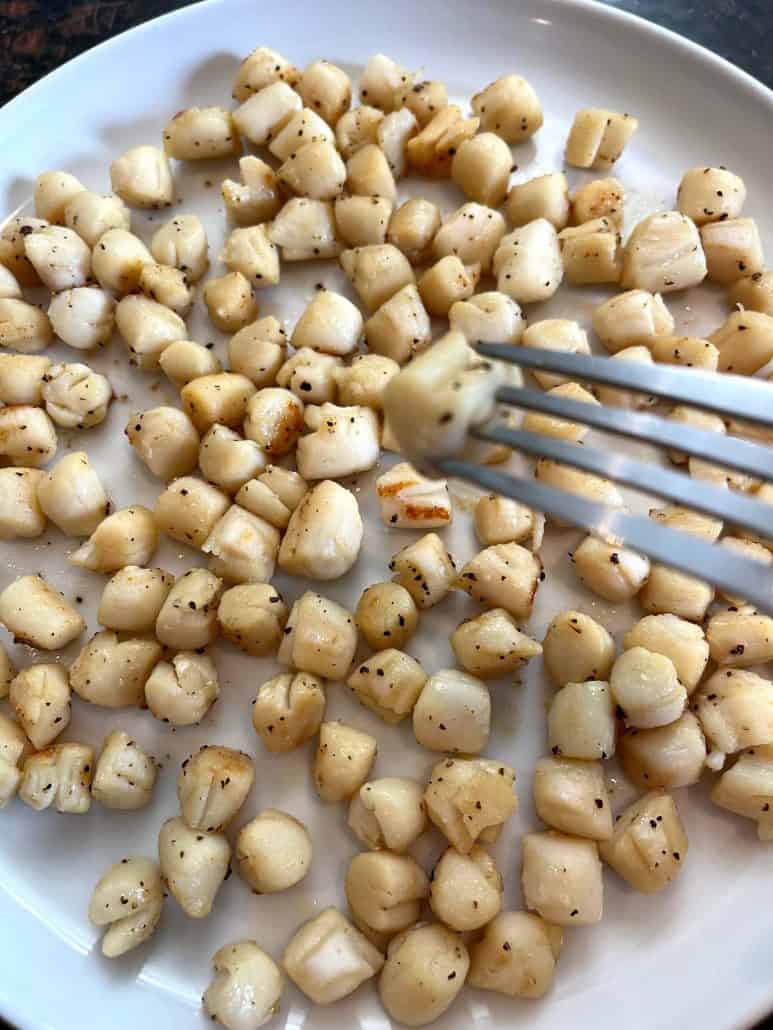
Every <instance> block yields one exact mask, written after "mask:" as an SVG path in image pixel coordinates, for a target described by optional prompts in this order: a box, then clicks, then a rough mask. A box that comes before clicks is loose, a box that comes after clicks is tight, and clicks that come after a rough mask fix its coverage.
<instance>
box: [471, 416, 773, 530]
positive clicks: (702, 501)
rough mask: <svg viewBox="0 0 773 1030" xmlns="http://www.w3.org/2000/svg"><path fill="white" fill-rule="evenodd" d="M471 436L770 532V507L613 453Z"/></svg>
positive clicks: (488, 434)
mask: <svg viewBox="0 0 773 1030" xmlns="http://www.w3.org/2000/svg"><path fill="white" fill-rule="evenodd" d="M472 435H473V436H475V437H477V438H478V439H480V440H487V441H489V442H490V443H500V444H504V445H505V446H506V447H512V448H514V449H515V450H518V451H523V452H524V453H526V454H531V455H533V456H535V457H538V458H550V459H552V460H553V461H558V462H561V463H562V464H564V465H573V466H575V467H576V468H581V469H584V470H585V471H586V472H592V473H595V474H596V475H598V476H604V477H605V478H607V479H612V480H616V481H617V482H619V483H624V484H625V485H626V486H631V487H633V488H634V489H636V490H641V491H644V492H645V493H652V494H657V495H658V496H660V497H666V498H668V499H669V500H672V501H675V502H676V503H677V504H681V505H684V506H686V507H688V508H697V509H698V510H699V511H703V512H705V513H706V514H707V515H711V516H713V517H714V518H718V519H722V520H723V521H728V522H733V523H735V524H737V525H739V526H745V527H746V528H747V529H751V530H753V531H754V532H755V533H759V534H761V535H763V536H770V534H771V530H772V528H773V507H772V506H771V505H767V504H761V503H760V502H759V501H752V500H750V499H749V498H748V497H744V496H743V494H738V493H735V492H734V491H732V490H728V489H726V488H723V487H717V486H712V485H711V484H709V483H703V482H701V481H700V480H695V479H689V478H688V477H687V476H686V475H684V474H683V473H681V472H672V471H671V470H670V469H664V468H661V467H660V466H658V465H652V464H648V463H646V462H642V461H636V460H634V459H633V458H627V457H625V455H623V454H619V453H616V452H615V451H607V452H603V451H599V450H595V449H594V448H591V447H583V446H582V445H580V444H576V443H566V442H565V441H564V440H556V439H555V438H554V437H552V436H545V435H544V434H542V433H527V432H524V431H523V430H522V429H508V428H507V427H506V426H502V425H493V426H491V427H490V428H489V427H486V426H484V427H481V428H480V429H476V430H473V434H472Z"/></svg>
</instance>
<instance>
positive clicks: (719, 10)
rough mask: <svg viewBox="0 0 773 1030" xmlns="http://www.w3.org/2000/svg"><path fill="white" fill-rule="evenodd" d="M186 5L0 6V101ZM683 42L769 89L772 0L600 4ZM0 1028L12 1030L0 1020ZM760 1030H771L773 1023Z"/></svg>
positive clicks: (18, 0)
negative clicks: (103, 44)
mask: <svg viewBox="0 0 773 1030" xmlns="http://www.w3.org/2000/svg"><path fill="white" fill-rule="evenodd" d="M189 2H190V0H143V2H142V3H136V2H135V0H0V73H1V74H0V103H5V102H6V101H7V100H10V99H11V98H12V97H14V96H16V94H17V93H19V92H21V91H22V90H23V89H25V88H26V87H27V86H29V85H30V84H31V83H33V82H35V81H36V80H37V79H39V78H41V77H42V76H43V75H45V74H46V73H47V72H49V71H51V70H52V69H54V68H57V67H58V66H59V65H60V64H63V63H64V62H65V61H67V60H69V58H71V57H74V56H75V55H76V54H79V53H81V52H82V51H84V50H87V49H88V48H89V47H92V46H94V45H95V44H97V43H100V42H102V40H104V39H108V38H109V37H110V36H114V35H116V34H117V33H119V32H123V31H124V30H125V29H129V28H131V27H132V26H134V25H138V24H139V23H140V22H143V21H147V20H149V19H150V18H155V17H157V16H158V15H160V14H165V13H166V12H168V11H173V10H176V9H178V8H180V7H186V6H188V3H189ZM604 2H606V3H608V4H609V6H611V7H618V8H620V9H621V10H625V11H630V12H632V13H633V14H638V15H640V16H641V17H643V18H648V19H650V20H651V21H654V22H657V23H658V24H659V25H664V26H665V27H666V28H669V29H673V31H675V32H678V33H680V34H681V35H683V36H687V37H688V38H689V39H692V40H694V41H695V42H697V43H701V44H702V45H703V46H705V47H707V48H708V49H709V50H713V51H714V52H715V53H717V54H721V55H722V57H725V58H727V59H728V60H729V61H732V62H733V63H734V64H737V65H738V66H739V67H740V68H743V69H744V70H745V71H747V72H749V73H750V74H751V75H753V76H755V77H756V78H757V79H759V80H760V81H761V82H764V83H765V84H766V85H767V86H770V87H772V88H773V4H772V2H771V0H711V2H710V3H708V4H707V3H706V2H705V0H695V2H693V0H604ZM0 1030H12V1028H10V1027H9V1026H8V1025H7V1024H6V1023H4V1022H3V1020H2V1017H0ZM757 1030H773V1018H771V1019H769V1020H767V1021H766V1022H765V1023H764V1024H760V1025H759V1027H758V1028H757Z"/></svg>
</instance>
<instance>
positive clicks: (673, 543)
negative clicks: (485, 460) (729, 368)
mask: <svg viewBox="0 0 773 1030" xmlns="http://www.w3.org/2000/svg"><path fill="white" fill-rule="evenodd" d="M475 349H476V351H477V352H478V354H480V355H481V356H483V357H486V358H495V359H497V360H500V361H507V362H510V363H511V364H514V365H518V366H520V367H521V368H523V369H538V370H541V371H545V372H553V373H559V374H561V375H564V376H567V377H569V378H571V379H572V380H575V381H580V382H582V381H590V382H594V383H601V384H603V385H605V386H616V387H622V388H624V389H627V390H632V391H635V392H641V393H645V394H648V395H653V396H655V397H660V398H663V399H665V400H669V401H672V402H675V403H678V404H687V405H690V406H691V407H694V408H701V409H704V410H706V411H712V412H715V413H716V414H719V415H721V416H724V417H726V418H728V417H732V418H733V419H738V418H742V419H743V420H745V421H748V422H753V423H757V424H759V425H762V426H766V427H773V385H771V384H770V383H766V382H762V381H760V380H755V379H751V378H746V377H743V376H736V375H728V374H726V373H722V374H719V373H715V372H702V371H698V370H690V369H686V368H681V369H680V368H675V367H673V366H666V367H663V366H656V367H655V368H653V367H652V366H651V365H643V364H639V363H636V362H627V361H611V360H610V359H609V358H598V357H588V356H586V355H582V354H565V353H560V352H556V351H549V350H539V349H536V348H534V349H532V348H526V347H517V346H510V345H501V344H486V343H480V344H477V346H476V347H475ZM496 399H497V402H498V403H500V404H506V405H514V406H516V407H519V408H524V409H527V410H531V411H540V412H545V413H547V414H550V415H554V416H557V417H559V418H563V419H566V420H569V421H572V422H579V423H581V424H584V425H586V426H592V427H594V428H596V429H600V430H602V431H605V432H610V433H615V434H617V435H620V436H625V437H629V438H632V439H635V440H641V441H645V442H647V443H652V444H656V445H657V446H659V447H665V448H669V449H674V450H679V451H682V452H683V453H685V454H688V455H690V456H692V457H697V458H703V459H705V460H708V461H711V462H712V463H714V464H716V465H722V466H725V467H727V468H731V469H737V470H740V471H741V472H744V473H747V474H749V475H752V476H755V477H757V478H759V479H762V480H770V481H771V482H773V448H771V447H766V446H764V445H760V444H756V443H750V442H748V441H746V440H739V439H737V438H734V437H727V436H722V435H718V434H716V433H710V432H706V431H703V430H699V429H694V428H693V427H691V426H686V425H684V424H682V423H678V422H674V421H668V420H666V419H664V418H661V417H660V416H657V415H652V414H646V413H643V412H639V411H629V410H627V409H624V408H611V407H602V406H596V405H591V404H584V403H582V402H579V401H572V400H567V399H563V398H558V397H555V396H553V397H551V396H548V395H547V394H545V393H542V392H541V391H539V390H533V389H529V388H527V387H511V386H504V387H501V388H500V389H499V390H498V391H497V395H496ZM473 435H474V436H475V437H476V438H478V439H480V440H485V441H488V442H491V443H498V444H505V445H506V446H508V447H510V448H513V449H514V450H518V451H521V452H522V453H524V454H528V455H531V456H534V457H537V458H549V459H552V460H554V461H558V462H561V463H562V464H564V465H572V466H574V467H576V468H580V469H583V470H584V471H587V472H592V473H595V474H596V475H598V476H603V477H605V478H606V479H611V480H616V481H617V482H619V483H622V484H624V485H626V486H630V487H633V488H635V489H636V490H641V491H644V492H645V493H648V494H654V495H656V496H659V497H663V498H665V499H667V500H669V501H672V502H675V503H676V504H678V505H680V506H683V507H686V508H694V509H696V510H698V511H701V512H704V513H705V514H707V515H710V516H712V517H714V518H717V519H721V520H722V521H723V522H724V523H726V524H730V525H731V526H738V527H743V528H745V529H747V530H752V531H753V532H754V533H755V534H758V535H759V536H762V537H773V505H768V504H763V503H761V502H760V501H756V500H754V499H753V498H752V497H748V496H746V495H744V494H741V493H737V492H735V491H733V490H730V489H724V488H722V487H718V486H715V485H712V484H710V483H705V482H702V481H700V480H695V479H690V478H689V477H688V476H686V475H684V474H682V473H679V472H674V471H671V470H670V469H665V468H662V467H660V466H658V465H654V464H648V463H646V462H642V461H637V460H635V459H633V458H628V457H625V456H624V455H622V454H620V453H618V452H617V451H615V449H614V448H613V447H610V448H609V449H608V450H603V451H602V450H597V449H592V448H589V447H585V446H583V445H579V444H576V443H567V442H565V441H562V440H557V439H555V438H554V437H550V436H546V435H543V434H540V433H529V432H525V431H523V430H521V429H510V428H508V427H507V426H505V425H503V424H501V423H500V424H497V423H496V422H495V421H493V420H492V422H490V423H487V424H486V425H485V426H482V427H480V428H478V429H476V430H474V431H473ZM436 467H437V468H438V469H439V470H440V471H441V472H442V473H443V474H444V475H447V476H456V477H458V478H461V479H466V480H470V481H471V482H474V483H476V484H477V485H478V486H481V487H483V488H484V489H486V490H489V491H491V492H493V493H497V494H501V495H502V496H505V497H511V498H513V499H514V500H516V501H520V502H521V503H522V504H526V505H528V506H529V507H530V508H533V509H535V510H537V511H541V512H544V513H546V514H549V515H553V516H554V517H556V518H559V519H562V520H563V521H565V522H569V523H571V524H572V525H575V526H579V527H580V528H582V529H585V530H587V531H588V532H589V533H593V534H594V535H595V536H598V537H600V538H601V539H604V540H606V541H608V542H610V543H614V544H615V545H617V546H622V545H626V546H628V547H631V548H632V549H633V550H636V551H641V552H642V553H643V554H646V555H648V556H649V557H650V558H652V559H654V560H655V561H657V562H661V563H662V564H664V565H669V566H671V567H673V568H675V569H678V570H679V571H680V572H685V573H687V574H688V575H691V576H696V577H697V578H699V579H702V580H707V581H708V582H711V583H713V584H715V585H716V586H719V587H721V588H722V589H724V590H726V591H727V592H728V593H729V594H732V595H734V596H739V597H744V598H746V599H747V601H748V602H749V603H750V604H753V605H755V606H756V607H757V608H759V609H762V610H763V611H767V612H771V613H773V566H771V567H767V566H765V565H762V564H760V563H759V562H755V561H752V560H750V559H747V558H742V557H740V556H739V555H738V554H737V553H735V552H733V551H731V550H728V549H727V548H722V547H718V546H717V545H715V544H710V543H707V542H705V541H704V540H701V539H699V538H697V537H695V536H691V535H689V534H687V533H683V532H677V531H675V530H672V529H667V528H665V527H663V526H659V525H658V524H657V523H656V522H654V521H653V520H652V519H649V518H646V517H644V516H640V515H632V514H630V513H628V512H625V511H620V510H618V509H615V508H612V507H610V506H608V505H606V504H602V503H600V502H598V501H590V500H587V499H585V498H583V497H578V496H577V495H575V494H570V493H568V492H566V491H564V490H559V489H556V488H555V487H551V486H546V485H545V484H543V483H540V482H538V481H537V480H534V479H524V478H520V477H514V476H511V475H507V474H505V473H502V472H497V471H495V470H494V469H492V468H488V467H484V466H480V465H476V464H473V463H472V462H469V461H464V460H461V459H456V458H445V459H443V460H441V461H438V462H437V463H436Z"/></svg>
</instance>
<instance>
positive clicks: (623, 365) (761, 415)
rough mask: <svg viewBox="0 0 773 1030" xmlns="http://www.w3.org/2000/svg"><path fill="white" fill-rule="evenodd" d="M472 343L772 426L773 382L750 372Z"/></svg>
mask: <svg viewBox="0 0 773 1030" xmlns="http://www.w3.org/2000/svg"><path fill="white" fill-rule="evenodd" d="M474 349H475V350H476V351H477V353H478V354H480V355H481V356H483V357H487V358H495V359H497V360H499V361H507V362H509V363H510V364H513V365H520V366H521V367H522V368H536V369H541V370H544V371H546V372H557V373H560V374H561V375H568V376H571V377H572V378H573V379H589V380H591V381H592V382H594V383H604V384H605V385H609V386H620V387H623V388H624V389H628V390H636V391H638V392H639V393H649V394H654V395H655V396H657V397H663V398H664V399H666V400H670V401H674V402H675V403H677V404H689V405H691V406H692V407H694V408H702V409H704V410H706V411H716V412H718V413H719V414H720V415H725V416H727V417H728V418H734V419H737V418H742V419H744V420H746V421H749V422H761V423H762V424H763V425H768V426H773V386H771V384H770V383H767V382H764V381H762V380H759V379H753V378H751V377H749V376H736V375H730V374H729V373H727V372H723V373H722V374H719V373H717V372H701V371H699V370H698V369H687V368H675V367H673V366H670V365H669V366H663V365H655V366H653V365H645V364H642V363H641V362H638V361H611V360H610V359H609V358H597V357H589V356H588V355H586V354H564V353H561V352H558V351H550V350H542V349H540V348H537V347H517V346H512V345H510V344H500V343H477V344H475V345H474Z"/></svg>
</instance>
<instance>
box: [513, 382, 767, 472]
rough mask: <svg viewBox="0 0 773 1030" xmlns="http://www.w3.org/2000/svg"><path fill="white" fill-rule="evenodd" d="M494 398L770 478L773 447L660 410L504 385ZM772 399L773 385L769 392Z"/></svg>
mask: <svg viewBox="0 0 773 1030" xmlns="http://www.w3.org/2000/svg"><path fill="white" fill-rule="evenodd" d="M497 401H499V402H500V403H502V404H512V405H514V406H515V407H518V408H526V409H528V410H531V411H544V412H547V413H548V414H550V415H556V416H558V417H559V418H566V419H571V420H572V421H573V422H581V423H582V424H583V425H586V426H593V427H595V428H596V429H602V430H605V431H607V432H611V433H617V434H618V435H620V436H628V437H632V438H633V439H636V440H646V441H647V442H648V443H654V444H657V445H658V446H660V447H668V448H673V449H674V450H679V451H684V452H685V454H690V455H692V456H693V457H696V458H704V459H705V460H706V461H712V462H714V463H715V464H717V465H723V466H726V467H727V468H734V469H739V470H740V471H742V472H746V473H747V474H748V475H750V476H755V477H758V478H762V479H773V448H770V447H765V446H762V445H760V444H755V443H749V442H748V441H747V440H740V439H738V437H732V436H722V435H721V434H720V433H709V432H706V431H704V430H702V429H694V428H693V427H692V426H687V425H685V424H684V423H681V422H672V421H670V420H668V419H665V418H661V417H659V416H658V415H648V414H646V413H643V412H639V411H628V410H627V409H625V408H608V407H605V406H598V407H597V406H596V405H595V404H585V403H583V402H582V401H573V400H569V399H568V398H564V397H551V396H550V395H549V394H546V393H542V392H541V391H540V390H530V389H527V388H526V387H516V386H503V387H500V389H499V390H497ZM771 403H773V390H772V391H771Z"/></svg>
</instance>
